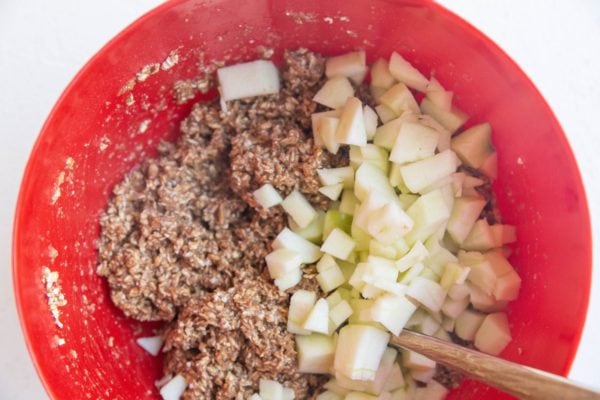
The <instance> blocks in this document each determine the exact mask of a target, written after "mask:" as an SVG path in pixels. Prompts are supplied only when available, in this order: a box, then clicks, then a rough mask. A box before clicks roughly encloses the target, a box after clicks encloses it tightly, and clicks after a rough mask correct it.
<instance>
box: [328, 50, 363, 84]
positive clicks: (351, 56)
mask: <svg viewBox="0 0 600 400" xmlns="http://www.w3.org/2000/svg"><path fill="white" fill-rule="evenodd" d="M366 61H367V57H366V54H365V52H364V51H363V50H360V51H354V52H351V53H346V54H342V55H339V56H335V57H330V58H328V59H327V61H326V62H325V75H326V76H327V77H328V78H332V77H334V76H345V77H351V76H356V75H358V74H361V73H363V72H364V71H365V69H366V67H367V64H366Z"/></svg>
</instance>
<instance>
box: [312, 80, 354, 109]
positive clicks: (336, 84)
mask: <svg viewBox="0 0 600 400" xmlns="http://www.w3.org/2000/svg"><path fill="white" fill-rule="evenodd" d="M352 96H354V88H353V87H352V84H351V83H350V81H349V80H348V79H347V78H346V77H344V76H334V77H333V78H331V79H329V80H327V82H325V84H324V85H323V86H321V89H319V91H318V92H317V93H316V94H315V95H314V97H313V101H314V102H315V103H319V104H322V105H324V106H325V107H329V108H334V109H336V108H341V107H343V106H344V104H346V100H347V99H348V97H352Z"/></svg>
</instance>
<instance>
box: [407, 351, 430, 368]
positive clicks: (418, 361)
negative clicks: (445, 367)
mask: <svg viewBox="0 0 600 400" xmlns="http://www.w3.org/2000/svg"><path fill="white" fill-rule="evenodd" d="M402 365H404V367H406V368H409V369H412V370H420V371H426V370H430V369H434V368H435V365H436V364H435V361H433V360H432V359H430V358H427V357H425V356H424V355H422V354H419V353H417V352H415V351H411V350H403V351H402Z"/></svg>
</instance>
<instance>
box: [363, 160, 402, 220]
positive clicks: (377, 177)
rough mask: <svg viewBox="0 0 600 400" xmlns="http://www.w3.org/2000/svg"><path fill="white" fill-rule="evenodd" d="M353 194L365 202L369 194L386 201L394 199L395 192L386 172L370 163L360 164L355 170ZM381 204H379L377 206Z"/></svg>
mask: <svg viewBox="0 0 600 400" xmlns="http://www.w3.org/2000/svg"><path fill="white" fill-rule="evenodd" d="M354 194H355V195H356V197H357V198H358V199H359V200H360V201H362V202H365V201H366V200H367V197H369V196H371V197H374V196H377V197H379V198H381V199H382V200H383V201H386V202H387V201H390V200H395V199H396V192H395V191H394V188H393V187H392V186H391V185H390V183H389V181H388V178H387V176H386V174H385V173H384V172H383V171H381V170H380V169H379V168H377V167H375V166H373V165H372V164H370V163H364V164H361V166H360V167H359V168H358V169H357V170H356V177H355V181H354ZM382 205H383V204H380V205H379V206H378V207H381V206H382ZM355 218H356V215H355Z"/></svg>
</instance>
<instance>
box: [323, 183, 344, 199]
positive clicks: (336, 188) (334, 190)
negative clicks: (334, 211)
mask: <svg viewBox="0 0 600 400" xmlns="http://www.w3.org/2000/svg"><path fill="white" fill-rule="evenodd" d="M342 190H344V184H343V183H336V184H335V185H328V186H321V187H320V188H319V193H321V194H322V195H324V196H325V197H327V198H329V199H331V200H333V201H336V200H337V199H339V197H340V195H341V194H342Z"/></svg>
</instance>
